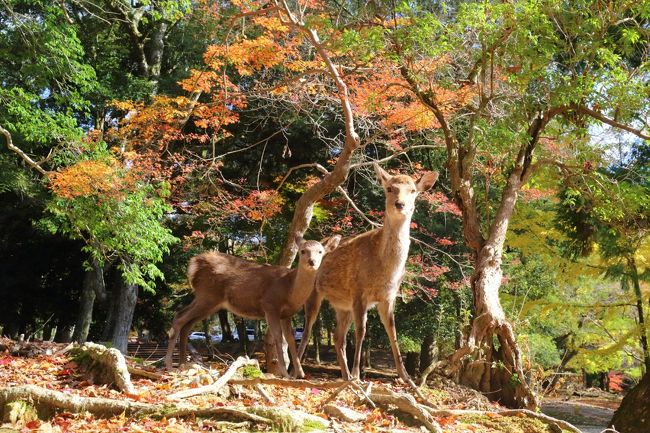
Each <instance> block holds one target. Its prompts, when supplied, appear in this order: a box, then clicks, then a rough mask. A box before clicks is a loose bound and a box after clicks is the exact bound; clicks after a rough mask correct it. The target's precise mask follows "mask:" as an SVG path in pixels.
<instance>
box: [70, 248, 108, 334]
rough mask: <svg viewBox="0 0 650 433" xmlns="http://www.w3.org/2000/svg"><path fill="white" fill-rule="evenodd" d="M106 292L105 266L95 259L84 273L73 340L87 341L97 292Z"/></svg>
mask: <svg viewBox="0 0 650 433" xmlns="http://www.w3.org/2000/svg"><path fill="white" fill-rule="evenodd" d="M103 292H104V271H103V268H102V267H101V266H100V265H99V263H97V262H96V261H94V260H93V262H92V264H91V269H89V270H87V271H86V274H85V275H84V281H83V288H82V291H81V298H80V299H79V313H78V317H77V324H76V325H75V329H74V334H73V336H72V340H73V341H76V342H77V343H85V342H86V340H87V339H88V330H89V329H90V325H91V323H92V320H93V306H94V304H95V298H96V297H97V293H103Z"/></svg>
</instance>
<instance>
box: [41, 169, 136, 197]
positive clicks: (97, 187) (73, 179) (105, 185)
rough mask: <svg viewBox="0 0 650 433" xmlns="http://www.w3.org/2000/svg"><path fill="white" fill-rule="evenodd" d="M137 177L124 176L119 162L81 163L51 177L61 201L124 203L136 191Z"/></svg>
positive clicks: (128, 174)
mask: <svg viewBox="0 0 650 433" xmlns="http://www.w3.org/2000/svg"><path fill="white" fill-rule="evenodd" d="M135 181H136V177H135V176H134V175H133V174H131V173H128V172H127V173H124V172H123V170H122V167H121V165H120V163H119V162H118V161H117V160H115V159H109V160H108V161H93V160H89V161H79V162H77V163H76V164H73V165H71V166H69V167H66V168H64V169H61V170H60V171H58V172H56V173H53V174H51V175H50V188H51V189H52V191H53V192H54V193H55V194H56V195H57V196H59V197H61V198H65V199H74V198H77V197H99V198H102V199H104V198H112V199H116V200H121V199H122V198H123V197H124V196H125V194H126V193H127V192H128V191H132V190H133V189H134V188H135V183H136V182H135Z"/></svg>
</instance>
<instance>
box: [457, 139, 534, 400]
mask: <svg viewBox="0 0 650 433" xmlns="http://www.w3.org/2000/svg"><path fill="white" fill-rule="evenodd" d="M527 151H528V147H526V146H524V147H522V149H521V151H520V155H519V157H518V165H517V166H516V167H515V169H513V171H512V172H511V173H510V175H509V176H508V181H507V183H506V186H505V187H504V189H503V192H502V195H501V201H500V204H499V208H498V210H497V212H496V214H495V216H494V219H493V221H492V224H491V226H490V229H489V232H488V237H487V239H483V237H482V235H481V232H480V226H479V225H478V220H477V219H476V208H475V203H474V201H473V191H472V189H471V184H466V185H464V186H463V187H461V189H460V193H461V194H460V195H461V197H462V203H463V206H464V212H465V211H467V209H469V210H470V211H469V213H468V215H469V217H468V218H465V215H464V218H463V226H464V228H465V237H466V242H467V244H468V246H470V247H472V249H473V250H474V251H475V256H474V257H475V260H474V271H473V272H472V276H471V279H470V284H471V287H472V298H473V299H472V301H473V307H474V316H473V319H472V323H471V331H470V333H469V335H468V337H467V339H466V340H465V341H463V343H462V344H463V345H462V347H461V348H460V349H458V350H457V351H456V353H455V354H454V355H453V356H452V359H451V364H452V368H458V367H459V364H460V369H459V370H458V372H459V376H458V379H459V381H460V383H462V384H464V385H468V386H470V387H472V388H474V389H477V390H479V391H481V392H484V393H485V394H486V395H487V396H488V398H489V399H490V400H493V401H498V402H500V403H501V404H504V405H506V406H508V407H514V408H526V409H535V408H536V407H537V399H536V398H535V395H534V394H533V392H532V391H531V389H530V388H529V386H528V385H527V384H526V382H525V376H524V373H523V369H522V363H521V354H520V352H519V346H518V345H517V340H516V338H515V334H514V331H513V329H512V326H511V325H510V323H509V321H508V319H507V318H506V316H505V313H504V311H503V308H502V307H501V301H500V299H499V289H500V288H501V278H502V276H503V273H502V271H501V256H502V253H503V246H504V244H505V240H506V233H507V232H508V225H509V222H510V217H511V216H512V213H513V211H514V209H515V204H516V202H517V194H518V192H519V189H520V188H521V185H522V183H523V179H524V175H523V173H525V172H526V170H525V168H524V165H525V164H524V160H525V159H526V158H525V157H526V155H527ZM476 242H478V246H476ZM469 354H471V355H472V356H471V357H470V358H469V359H468V358H467V357H466V355H469ZM492 366H496V367H494V368H493V367H492Z"/></svg>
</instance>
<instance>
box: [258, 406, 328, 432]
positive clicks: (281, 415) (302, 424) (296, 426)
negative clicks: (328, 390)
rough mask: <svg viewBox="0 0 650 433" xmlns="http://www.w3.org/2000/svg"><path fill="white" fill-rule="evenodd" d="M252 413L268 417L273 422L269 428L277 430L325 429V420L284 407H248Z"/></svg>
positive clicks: (306, 430) (303, 430) (302, 430)
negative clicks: (321, 420) (320, 420)
mask: <svg viewBox="0 0 650 433" xmlns="http://www.w3.org/2000/svg"><path fill="white" fill-rule="evenodd" d="M249 410H251V411H252V412H253V413H255V414H257V415H259V416H263V417H264V418H268V419H270V420H271V421H272V422H273V425H272V426H271V428H272V429H273V431H278V432H309V431H314V430H325V429H327V425H326V424H325V422H319V421H318V420H317V419H315V417H311V416H308V415H301V414H300V413H297V412H293V413H292V412H291V411H289V410H287V409H284V408H279V407H273V408H266V407H256V408H250V409H249Z"/></svg>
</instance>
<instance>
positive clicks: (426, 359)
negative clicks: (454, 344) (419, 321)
mask: <svg viewBox="0 0 650 433" xmlns="http://www.w3.org/2000/svg"><path fill="white" fill-rule="evenodd" d="M437 360H438V345H437V343H436V339H435V337H434V336H433V334H429V335H427V336H426V337H424V340H422V344H421V345H420V372H423V371H424V370H426V369H427V367H429V366H430V365H431V363H432V362H433V361H437Z"/></svg>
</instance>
